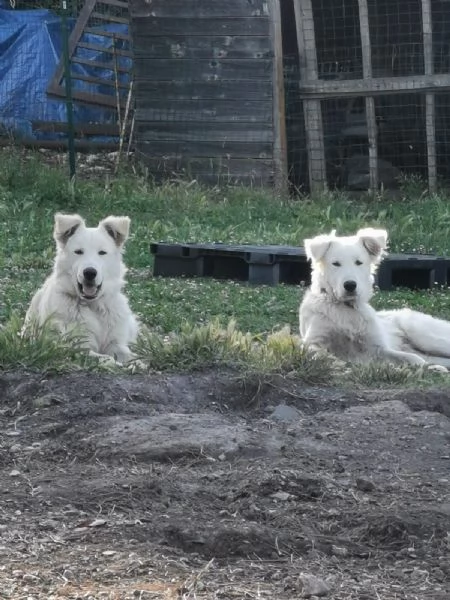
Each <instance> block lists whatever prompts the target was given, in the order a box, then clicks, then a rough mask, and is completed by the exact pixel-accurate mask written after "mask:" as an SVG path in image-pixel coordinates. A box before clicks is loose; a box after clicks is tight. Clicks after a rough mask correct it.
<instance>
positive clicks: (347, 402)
mask: <svg viewBox="0 0 450 600" xmlns="http://www.w3.org/2000/svg"><path fill="white" fill-rule="evenodd" d="M0 393H1V397H2V401H1V403H0V420H1V424H0V468H1V475H0V482H1V483H0V598H14V599H19V598H20V599H22V598H23V599H27V600H34V599H46V600H52V599H56V598H58V599H59V598H70V599H75V598H78V599H82V598H83V599H85V598H86V599H139V598H141V599H146V598H149V599H161V600H175V599H186V600H187V599H219V600H238V599H239V600H241V599H242V600H244V599H257V598H258V599H259V598H261V599H263V598H270V599H271V600H287V599H289V600H291V599H297V598H304V597H311V598H318V597H324V598H330V599H336V600H338V599H339V600H351V599H355V600H356V599H358V600H378V599H382V600H393V599H402V600H403V599H404V600H406V599H407V600H412V599H428V598H429V599H430V600H431V599H432V600H440V599H442V600H443V599H444V598H446V599H448V598H449V597H450V492H449V490H450V483H449V482H450V400H449V397H450V393H449V392H448V391H442V390H441V391H440V390H431V391H430V390H428V391H423V392H421V391H413V390H398V391H382V390H378V391H373V390H372V391H359V390H358V391H341V390H336V389H331V388H330V389H326V388H324V389H318V388H309V387H305V385H303V384H301V383H299V382H296V381H295V380H289V379H282V378H280V379H271V380H267V381H259V380H257V379H252V380H249V379H247V380H245V379H241V378H240V377H239V376H238V375H236V374H233V373H217V372H215V373H206V374H205V373H203V374H195V375H190V376H180V375H173V376H163V375H159V376H157V375H155V376H124V377H114V376H113V375H95V374H90V373H77V374H72V375H68V376H58V377H48V378H47V379H44V378H43V377H42V376H39V375H37V374H29V373H28V374H27V373H6V374H5V373H4V374H3V375H2V376H0Z"/></svg>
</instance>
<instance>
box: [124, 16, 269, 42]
mask: <svg viewBox="0 0 450 600" xmlns="http://www.w3.org/2000/svg"><path fill="white" fill-rule="evenodd" d="M132 25H133V33H132V36H133V37H134V36H135V35H139V34H143V35H145V34H146V35H147V36H148V37H149V38H152V37H158V36H166V35H185V36H196V35H197V36H202V37H203V36H205V35H267V36H268V35H269V33H270V32H269V21H268V19H255V18H253V17H252V18H246V19H244V18H243V19H233V18H227V19H214V18H208V19H176V18H155V17H139V18H135V19H133V21H132Z"/></svg>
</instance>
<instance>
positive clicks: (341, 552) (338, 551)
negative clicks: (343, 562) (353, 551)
mask: <svg viewBox="0 0 450 600" xmlns="http://www.w3.org/2000/svg"><path fill="white" fill-rule="evenodd" d="M331 552H332V554H334V556H347V555H348V550H347V548H342V547H341V546H331Z"/></svg>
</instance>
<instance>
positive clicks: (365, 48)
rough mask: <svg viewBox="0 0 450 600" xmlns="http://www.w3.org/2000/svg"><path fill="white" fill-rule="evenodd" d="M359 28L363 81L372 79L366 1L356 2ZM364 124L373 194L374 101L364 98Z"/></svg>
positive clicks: (375, 184) (375, 182)
mask: <svg viewBox="0 0 450 600" xmlns="http://www.w3.org/2000/svg"><path fill="white" fill-rule="evenodd" d="M358 6H359V28H360V33H361V49H362V62H363V77H364V79H372V49H371V45H370V29H369V11H368V8H367V0H358ZM365 103H366V122H367V134H368V142H369V188H370V191H371V192H373V193H375V192H376V191H377V189H378V145H377V121H376V114H375V100H374V98H373V96H366V98H365Z"/></svg>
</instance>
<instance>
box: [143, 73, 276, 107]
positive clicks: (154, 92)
mask: <svg viewBox="0 0 450 600" xmlns="http://www.w3.org/2000/svg"><path fill="white" fill-rule="evenodd" d="M135 83H136V88H135V89H136V98H137V104H138V106H141V102H147V99H148V98H150V97H151V98H153V99H158V98H159V99H163V100H166V102H167V103H168V102H172V101H181V100H188V101H189V100H195V101H199V100H200V99H201V100H202V101H208V100H218V99H221V100H233V101H236V102H238V101H241V100H242V99H243V98H245V99H247V100H264V99H271V98H272V81H271V79H270V78H267V79H263V80H261V79H259V80H254V81H252V80H248V81H245V80H241V81H239V84H237V82H236V81H233V80H228V81H227V80H219V81H217V80H211V81H205V80H201V79H197V80H180V81H149V80H146V79H145V78H144V77H142V78H139V77H136V80H135Z"/></svg>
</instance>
